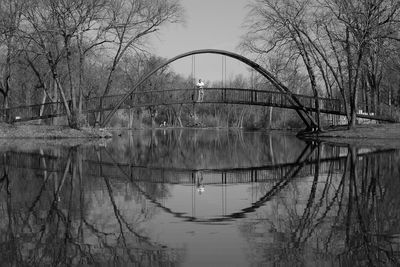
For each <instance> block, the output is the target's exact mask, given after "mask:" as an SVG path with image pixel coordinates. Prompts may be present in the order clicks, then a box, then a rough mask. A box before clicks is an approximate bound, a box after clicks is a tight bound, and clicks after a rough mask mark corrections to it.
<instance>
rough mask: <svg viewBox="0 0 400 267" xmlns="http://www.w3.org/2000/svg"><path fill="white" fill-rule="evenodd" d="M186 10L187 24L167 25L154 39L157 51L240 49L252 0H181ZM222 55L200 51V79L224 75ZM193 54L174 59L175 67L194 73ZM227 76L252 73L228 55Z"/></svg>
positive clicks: (168, 54) (171, 53)
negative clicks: (202, 53) (248, 5)
mask: <svg viewBox="0 0 400 267" xmlns="http://www.w3.org/2000/svg"><path fill="white" fill-rule="evenodd" d="M181 3H182V5H183V7H184V8H185V12H186V24H185V25H170V26H167V27H163V28H162V29H161V31H160V32H159V34H158V36H157V38H156V39H154V40H153V41H152V49H153V52H154V53H155V54H157V55H158V56H161V57H164V58H167V59H169V58H172V57H174V56H177V55H179V54H182V53H185V52H189V51H192V50H197V49H205V48H213V49H223V50H228V51H232V52H239V51H238V49H237V46H238V44H239V42H240V37H241V35H242V34H243V33H244V29H243V28H242V24H243V21H244V18H245V16H246V14H247V9H246V5H247V4H248V3H249V0H181ZM221 57H222V56H220V55H196V72H195V76H196V78H197V79H199V78H202V79H204V80H211V81H213V80H218V81H220V80H221V79H222V75H223V74H224V73H223V71H222V58H221ZM191 62H192V59H191V57H188V58H184V59H181V60H178V61H177V62H176V63H172V64H171V67H172V68H173V69H174V70H175V71H176V72H177V73H180V74H182V75H185V76H187V75H190V74H191V72H192V71H191V69H192V67H191V66H192V63H191ZM226 62H227V63H226V65H227V67H226V76H227V78H229V77H230V76H233V75H235V74H237V73H242V74H244V75H248V70H247V68H246V67H245V66H244V65H243V64H242V63H239V62H238V61H236V60H233V59H229V58H227V59H226Z"/></svg>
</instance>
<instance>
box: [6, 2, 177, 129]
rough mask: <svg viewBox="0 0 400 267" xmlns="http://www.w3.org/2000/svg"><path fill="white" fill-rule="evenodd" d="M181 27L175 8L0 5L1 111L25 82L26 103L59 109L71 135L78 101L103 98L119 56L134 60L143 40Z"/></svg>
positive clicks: (115, 4) (165, 5) (164, 5)
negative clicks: (168, 26) (169, 26)
mask: <svg viewBox="0 0 400 267" xmlns="http://www.w3.org/2000/svg"><path fill="white" fill-rule="evenodd" d="M182 20H183V9H182V7H181V5H180V3H179V1H178V0H167V1H159V0H89V1H87V0H71V1H65V0H56V1H53V0H39V1H25V0H1V1H0V53H1V60H2V62H1V76H0V77H1V82H0V92H1V94H2V96H3V107H4V108H7V107H8V106H9V102H10V100H11V99H12V98H17V97H19V95H18V93H17V92H16V91H17V89H16V87H21V86H20V84H21V83H23V82H24V79H25V80H26V79H29V82H26V83H24V84H23V85H24V86H25V87H26V88H25V89H26V90H25V91H26V92H25V94H28V96H27V97H26V98H28V99H29V98H37V96H38V95H41V93H42V92H44V94H43V98H42V100H41V101H42V102H43V103H44V102H45V101H46V100H47V99H48V100H50V101H51V102H56V101H60V102H62V103H63V105H64V108H65V110H66V113H67V118H68V124H69V126H70V127H73V128H79V126H80V124H81V122H80V120H81V113H82V104H83V98H84V97H87V96H89V95H94V94H95V95H97V96H105V95H107V94H108V93H109V91H110V90H111V88H112V87H113V86H114V84H115V82H116V81H115V80H116V77H115V74H116V72H117V71H118V70H119V69H118V68H119V66H120V64H121V62H122V61H123V60H124V58H125V56H126V55H128V54H130V55H132V54H133V55H140V54H142V53H143V52H145V50H146V41H147V37H148V36H150V35H151V34H154V33H155V32H157V31H158V30H159V28H160V27H161V26H163V25H165V24H168V23H179V22H182ZM93 67H96V68H93ZM98 69H102V70H103V72H102V73H95V72H96V70H98ZM99 74H100V75H101V77H96V75H99ZM93 76H94V77H96V79H94V78H93ZM93 79H94V80H97V81H98V82H96V83H94V84H93V83H90V81H91V80H93ZM24 86H22V87H24ZM23 93H24V92H23ZM68 101H70V104H69V102H68Z"/></svg>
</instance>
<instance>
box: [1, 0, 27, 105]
mask: <svg viewBox="0 0 400 267" xmlns="http://www.w3.org/2000/svg"><path fill="white" fill-rule="evenodd" d="M24 3H25V2H24V1H23V0H6V1H0V55H1V57H3V58H4V59H5V60H4V62H0V73H1V74H0V77H1V79H0V93H1V95H2V96H3V108H8V105H9V97H10V91H11V87H12V86H11V78H12V77H11V76H12V65H13V64H14V63H15V59H16V58H17V53H18V52H19V50H18V45H17V44H18V40H17V37H18V36H17V34H18V28H19V26H20V22H21V11H22V9H23V7H24Z"/></svg>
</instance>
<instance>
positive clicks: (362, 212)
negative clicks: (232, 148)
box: [0, 143, 400, 265]
mask: <svg viewBox="0 0 400 267" xmlns="http://www.w3.org/2000/svg"><path fill="white" fill-rule="evenodd" d="M95 151H96V153H95V154H91V153H85V151H82V150H80V149H79V148H71V149H70V150H69V151H68V153H66V154H62V155H58V156H57V155H49V154H46V153H45V152H43V151H42V152H38V153H35V152H30V153H27V152H17V151H6V152H4V153H3V155H2V159H1V162H0V163H1V164H0V169H1V174H2V178H1V179H0V188H1V191H0V194H1V195H0V196H1V198H0V203H1V206H2V209H1V216H2V219H1V220H0V231H1V232H2V235H1V237H2V240H1V247H2V254H1V256H2V261H3V262H14V263H15V264H17V265H20V264H22V263H24V264H28V263H29V264H36V265H40V264H53V263H64V264H75V263H78V262H86V263H89V262H91V261H94V262H97V263H102V262H103V263H104V262H109V259H112V261H114V260H118V262H123V263H126V264H128V263H132V262H134V263H140V262H142V263H143V262H146V263H148V265H151V264H153V265H154V264H156V265H157V264H159V265H161V264H167V263H168V264H178V263H179V262H180V261H181V260H182V258H183V257H184V255H185V249H184V248H176V247H168V246H166V245H165V244H163V243H162V242H159V241H155V240H154V237H152V236H151V231H149V230H148V228H146V225H147V224H148V223H149V222H151V221H152V220H154V219H155V216H156V214H158V213H159V212H162V213H163V214H170V215H173V216H174V217H175V218H177V219H179V220H182V221H187V222H195V223H200V224H210V223H212V224H229V223H231V222H232V221H239V222H240V224H241V225H242V226H243V227H242V228H241V229H242V231H243V232H244V233H245V235H246V236H247V238H248V239H249V240H248V242H249V244H250V246H251V247H252V249H254V251H257V252H258V257H261V259H260V262H265V261H269V260H270V257H271V255H268V254H266V252H265V251H264V250H263V248H264V247H268V246H269V245H270V244H269V243H268V240H269V239H268V238H263V239H261V240H263V241H260V238H253V237H255V236H260V235H261V236H265V235H267V234H271V231H272V232H273V233H275V234H274V236H276V238H278V237H279V238H280V240H281V241H279V242H282V243H284V244H285V245H284V248H282V250H279V251H276V250H275V252H274V253H275V254H274V255H275V256H276V255H280V257H284V254H285V253H286V254H287V253H289V254H290V253H292V254H295V253H296V251H298V249H300V248H304V246H306V245H308V244H309V242H311V241H312V242H313V243H312V244H316V243H318V242H320V241H321V242H322V239H323V238H325V240H324V242H322V243H319V244H324V245H321V246H322V247H323V248H319V249H328V248H330V247H331V246H334V245H335V244H337V242H339V243H340V242H343V244H345V245H343V246H341V247H340V250H341V251H342V252H341V253H342V254H341V255H342V256H341V257H343V261H344V260H345V259H347V258H346V257H350V256H349V255H350V254H351V253H357V255H360V256H361V255H364V256H366V257H367V255H366V253H369V256H368V257H367V259H368V261H369V262H368V263H371V262H372V263H374V262H376V261H378V260H382V259H384V260H391V261H396V262H398V257H397V256H396V255H397V254H393V252H397V251H400V245H399V243H398V242H393V240H394V239H393V238H394V236H395V235H394V234H396V233H399V229H397V228H396V227H395V225H394V224H393V225H392V223H394V222H395V221H396V222H397V219H398V215H399V214H397V213H398V212H393V211H394V210H397V211H398V210H400V209H398V208H400V207H399V201H397V199H398V197H397V196H398V194H397V195H396V192H397V191H396V189H395V188H397V187H395V185H394V184H393V183H390V182H389V180H390V179H392V178H393V177H396V175H398V170H397V169H396V168H394V166H395V165H396V164H398V161H397V159H398V155H399V153H398V151H395V150H386V151H374V150H364V151H357V150H356V149H354V148H338V147H330V146H322V145H320V144H316V143H314V144H311V143H310V144H308V145H306V146H305V147H304V148H303V149H302V150H301V151H300V153H299V154H298V155H297V157H296V158H295V160H293V161H291V162H285V163H276V164H268V165H264V166H257V167H238V168H177V167H166V166H160V167H155V166H141V165H134V164H133V163H120V162H119V161H117V160H115V159H114V158H115V154H114V153H111V152H110V151H109V150H108V149H107V148H104V147H103V148H99V147H97V148H96V149H95ZM93 155H95V156H96V157H95V158H93V157H92V156H93ZM396 166H397V165H396ZM201 176H202V179H201ZM397 184H398V182H397ZM200 185H202V186H204V192H202V194H201V195H200V194H199V192H198V191H197V189H198V188H199V186H200ZM294 188H295V190H293V189H294ZM289 189H291V190H289ZM239 192H240V193H243V195H239V194H238V193H239ZM296 192H297V193H296ZM292 193H293V194H294V193H296V194H298V195H297V196H296V197H294V198H293V199H291V198H289V197H288V196H287V194H292ZM179 194H181V196H179ZM182 194H183V196H184V197H182ZM249 196H251V197H249ZM283 196H285V197H283ZM186 197H189V198H188V199H185V198H186ZM204 199H208V202H210V201H209V200H210V199H212V201H211V204H210V203H208V204H209V205H208V208H209V210H207V212H205V213H204V212H202V211H201V205H202V204H204V202H202V201H203V200H204ZM216 199H218V200H219V201H221V202H218V203H217V202H216V201H215V200H216ZM294 199H296V201H298V202H299V203H300V204H296V206H295V209H296V211H293V210H291V207H290V205H289V203H287V202H289V201H290V200H294ZM214 201H215V202H214ZM235 201H236V202H235ZM277 203H281V204H280V205H286V206H285V207H286V208H285V209H280V212H279V215H277V214H275V215H274V214H272V211H273V209H272V206H273V205H275V204H277ZM386 205H390V206H391V209H389V208H388V207H387V206H386ZM210 207H211V208H210ZM267 207H268V208H267ZM254 216H255V217H257V218H259V220H253V219H252V218H253V217H254ZM380 217H381V218H382V219H383V218H384V219H385V220H386V223H389V225H387V227H386V226H385V227H383V225H382V223H385V222H381V221H380ZM284 221H285V222H287V224H282V222H284ZM289 222H290V223H289ZM246 224H248V226H246ZM249 225H252V227H249ZM390 225H392V226H390ZM396 225H397V224H396ZM253 226H257V227H256V228H257V229H259V228H260V227H261V228H265V229H264V230H263V231H262V232H261V233H260V232H259V231H256V230H255V229H256V228H254V227H253ZM382 227H383V228H382ZM333 236H336V238H339V236H340V238H339V239H340V240H341V241H337V240H336V239H335V238H332V237H333ZM17 237H18V238H17ZM276 242H277V241H274V244H276ZM314 242H316V243H314ZM289 244H290V245H289ZM116 248H118V249H116ZM294 248H296V249H294ZM371 251H376V252H377V253H370V252H371ZM269 253H271V251H269ZM71 254H73V255H74V256H73V257H71V256H70V255H71ZM54 255H61V256H59V257H55V256H54ZM260 255H261V256H260ZM387 255H390V257H389V256H387ZM388 257H389V258H390V259H389V258H388Z"/></svg>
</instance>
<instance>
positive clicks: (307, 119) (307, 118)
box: [100, 49, 317, 129]
mask: <svg viewBox="0 0 400 267" xmlns="http://www.w3.org/2000/svg"><path fill="white" fill-rule="evenodd" d="M198 54H218V55H223V56H228V57H230V58H234V59H236V60H239V61H241V62H242V63H244V64H246V65H248V66H250V67H251V68H253V69H254V70H256V71H257V72H258V73H260V74H261V75H263V76H264V77H265V78H266V79H267V80H268V81H270V82H271V83H272V84H273V85H274V86H275V88H277V89H278V90H279V91H281V92H282V93H285V94H286V95H287V96H288V98H289V101H290V102H292V104H293V105H297V106H298V107H299V108H298V109H296V112H297V113H298V114H299V116H300V118H301V119H302V121H303V122H304V124H305V125H306V126H307V128H309V129H312V128H314V127H316V125H317V124H316V122H315V120H314V119H313V118H312V117H311V115H310V114H309V112H308V111H307V110H306V109H305V108H304V106H303V105H302V104H301V103H300V101H299V100H298V99H297V97H296V96H295V95H293V93H292V92H291V91H290V89H289V88H287V87H286V86H285V85H284V84H282V83H281V82H280V81H279V80H278V79H276V78H275V76H274V75H272V73H270V72H269V71H267V70H266V69H264V68H263V67H261V66H260V65H259V64H257V63H255V62H254V61H252V60H250V59H248V58H246V57H244V56H242V55H239V54H236V53H233V52H229V51H225V50H218V49H200V50H193V51H190V52H186V53H183V54H180V55H177V56H175V57H173V58H171V59H169V60H167V61H166V62H164V63H162V64H161V65H159V66H158V67H156V68H155V69H153V70H152V71H150V72H149V73H148V74H146V75H145V76H144V77H143V78H142V79H141V80H140V81H139V82H138V83H137V84H136V85H135V86H134V87H133V88H132V89H131V90H130V91H129V92H128V93H126V94H125V95H124V96H123V97H122V98H121V99H120V101H119V102H118V103H117V104H116V106H115V107H114V108H113V109H112V110H111V112H110V113H109V114H108V115H107V116H106V118H105V119H104V121H102V122H101V123H100V126H102V127H104V126H105V125H106V124H107V123H108V122H109V121H110V119H111V117H112V116H113V115H114V114H115V112H116V111H117V110H118V109H119V107H120V106H121V105H122V103H123V102H124V101H125V100H126V99H127V98H128V97H129V96H130V95H131V94H132V93H133V92H134V91H135V90H136V89H137V88H138V87H139V86H140V85H142V84H143V83H144V82H145V81H146V80H147V79H148V78H149V77H150V76H151V75H153V74H154V73H156V72H157V71H158V70H160V69H162V68H163V67H165V66H167V65H169V64H171V63H172V62H174V61H176V60H178V59H181V58H184V57H188V56H192V55H198Z"/></svg>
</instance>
